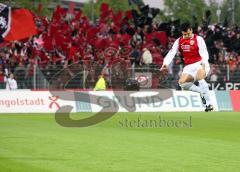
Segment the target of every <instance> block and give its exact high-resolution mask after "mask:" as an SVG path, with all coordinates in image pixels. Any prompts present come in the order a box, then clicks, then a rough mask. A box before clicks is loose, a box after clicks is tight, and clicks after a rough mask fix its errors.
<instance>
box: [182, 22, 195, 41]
mask: <svg viewBox="0 0 240 172" xmlns="http://www.w3.org/2000/svg"><path fill="white" fill-rule="evenodd" d="M181 31H182V35H183V38H184V39H188V38H190V37H191V36H192V27H191V24H190V23H189V22H185V23H183V24H182V25H181Z"/></svg>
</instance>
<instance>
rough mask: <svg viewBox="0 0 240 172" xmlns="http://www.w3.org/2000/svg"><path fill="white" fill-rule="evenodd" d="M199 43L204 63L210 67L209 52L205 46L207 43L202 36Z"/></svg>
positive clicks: (198, 37)
mask: <svg viewBox="0 0 240 172" xmlns="http://www.w3.org/2000/svg"><path fill="white" fill-rule="evenodd" d="M197 43H198V47H199V54H200V56H201V57H202V62H203V63H204V64H205V65H208V64H209V63H208V59H209V54H208V51H207V46H206V44H205V41H204V40H203V38H202V37H201V36H197Z"/></svg>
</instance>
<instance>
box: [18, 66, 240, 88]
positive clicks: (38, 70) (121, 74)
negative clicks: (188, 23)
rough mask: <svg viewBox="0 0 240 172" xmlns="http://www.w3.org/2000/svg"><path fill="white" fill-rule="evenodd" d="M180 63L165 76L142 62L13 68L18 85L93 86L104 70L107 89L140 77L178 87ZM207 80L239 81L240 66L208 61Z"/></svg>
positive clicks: (149, 83)
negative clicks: (140, 63)
mask: <svg viewBox="0 0 240 172" xmlns="http://www.w3.org/2000/svg"><path fill="white" fill-rule="evenodd" d="M182 68H183V66H182V65H174V66H173V67H172V68H171V69H170V73H169V75H168V76H167V77H164V76H161V75H160V72H159V67H157V66H155V65H145V66H137V67H126V66H121V65H115V66H112V67H109V68H107V67H104V66H102V67H99V65H94V64H71V65H68V66H67V65H65V66H64V65H62V66H57V65H46V66H39V65H34V70H33V74H32V75H29V74H28V72H27V71H28V70H27V68H22V69H19V70H17V71H16V72H15V78H16V80H17V83H18V88H19V89H49V87H51V88H54V89H92V88H94V86H95V84H96V82H97V80H98V77H99V75H100V74H102V73H104V76H105V80H106V82H107V87H108V88H109V89H123V88H124V85H125V82H126V80H127V79H129V78H132V79H136V80H138V81H139V83H140V86H141V87H142V88H162V87H163V88H173V89H177V88H179V87H178V83H177V81H178V79H179V76H180V74H181V72H180V71H181V69H182ZM207 80H208V82H209V81H210V82H228V81H229V82H233V83H236V82H238V83H239V82H240V66H239V65H238V66H229V65H211V70H210V74H209V75H208V77H207Z"/></svg>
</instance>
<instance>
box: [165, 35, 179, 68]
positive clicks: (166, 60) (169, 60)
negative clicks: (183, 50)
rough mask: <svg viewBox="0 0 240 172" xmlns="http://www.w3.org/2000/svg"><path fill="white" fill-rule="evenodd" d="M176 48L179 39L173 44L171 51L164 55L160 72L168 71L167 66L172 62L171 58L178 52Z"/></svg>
mask: <svg viewBox="0 0 240 172" xmlns="http://www.w3.org/2000/svg"><path fill="white" fill-rule="evenodd" d="M178 47H179V38H178V39H177V40H176V41H175V42H174V44H173V46H172V48H171V50H170V51H169V52H168V54H167V55H166V57H165V58H164V60H163V65H162V67H161V68H160V71H161V72H162V71H166V70H168V66H169V64H170V63H171V62H172V60H173V58H174V57H175V55H176V54H177V52H178Z"/></svg>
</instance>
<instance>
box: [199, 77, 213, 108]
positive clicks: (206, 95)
mask: <svg viewBox="0 0 240 172" xmlns="http://www.w3.org/2000/svg"><path fill="white" fill-rule="evenodd" d="M198 82H199V87H200V88H201V90H202V95H203V97H204V98H205V100H206V105H207V106H208V105H211V104H212V103H211V99H210V94H209V87H208V84H207V82H206V81H205V79H201V80H199V81H198Z"/></svg>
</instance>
